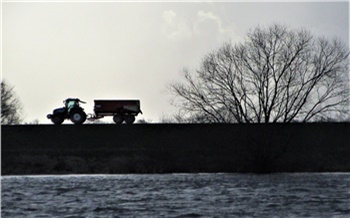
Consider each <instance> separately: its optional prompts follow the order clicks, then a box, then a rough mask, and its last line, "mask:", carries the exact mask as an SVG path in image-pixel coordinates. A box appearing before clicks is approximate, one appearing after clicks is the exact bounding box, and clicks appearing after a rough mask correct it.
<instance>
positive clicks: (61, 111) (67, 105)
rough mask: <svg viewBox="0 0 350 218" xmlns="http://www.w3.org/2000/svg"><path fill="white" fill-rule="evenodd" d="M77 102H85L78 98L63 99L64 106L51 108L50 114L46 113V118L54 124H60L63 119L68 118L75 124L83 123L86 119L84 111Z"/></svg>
mask: <svg viewBox="0 0 350 218" xmlns="http://www.w3.org/2000/svg"><path fill="white" fill-rule="evenodd" d="M79 103H83V104H85V103H86V102H84V101H81V100H80V99H78V98H67V99H66V100H64V101H63V104H64V107H62V108H57V109H55V110H53V113H52V114H48V115H47V118H48V119H51V121H52V122H53V123H54V124H55V125H60V124H62V123H63V121H64V120H65V119H70V120H71V121H72V122H73V123H74V124H75V125H80V124H83V123H84V122H85V120H86V113H85V112H84V109H83V108H81V107H80V105H79Z"/></svg>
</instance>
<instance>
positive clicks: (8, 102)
mask: <svg viewBox="0 0 350 218" xmlns="http://www.w3.org/2000/svg"><path fill="white" fill-rule="evenodd" d="M21 110H22V106H21V103H20V101H19V99H18V98H17V96H16V95H15V93H14V91H13V87H12V86H10V85H9V84H8V83H7V82H6V81H1V125H12V124H19V123H20V122H21V121H22V116H21Z"/></svg>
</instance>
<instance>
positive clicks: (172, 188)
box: [1, 173, 350, 217]
mask: <svg viewBox="0 0 350 218" xmlns="http://www.w3.org/2000/svg"><path fill="white" fill-rule="evenodd" d="M1 182H2V190H1V191H2V192H1V197H2V207H1V209H2V212H1V215H2V217H115V216H118V217H228V216H229V217H232V216H248V217H333V216H336V217H337V216H347V215H349V214H350V204H349V200H350V191H349V190H350V174H346V173H344V174H272V175H252V174H167V175H81V176H78V175H71V176H5V177H2V179H1Z"/></svg>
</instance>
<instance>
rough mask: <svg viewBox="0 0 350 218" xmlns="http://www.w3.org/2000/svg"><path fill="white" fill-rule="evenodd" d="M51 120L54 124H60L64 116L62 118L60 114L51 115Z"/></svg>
mask: <svg viewBox="0 0 350 218" xmlns="http://www.w3.org/2000/svg"><path fill="white" fill-rule="evenodd" d="M51 121H52V122H53V124H55V125H61V124H62V123H63V121H64V118H63V116H62V115H52V117H51Z"/></svg>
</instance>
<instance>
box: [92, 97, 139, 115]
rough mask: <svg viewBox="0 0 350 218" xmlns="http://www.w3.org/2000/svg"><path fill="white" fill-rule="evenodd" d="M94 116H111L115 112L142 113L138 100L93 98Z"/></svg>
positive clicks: (124, 113) (126, 113)
mask: <svg viewBox="0 0 350 218" xmlns="http://www.w3.org/2000/svg"><path fill="white" fill-rule="evenodd" d="M94 102H95V106H94V112H95V115H96V116H113V115H116V114H123V115H134V116H136V115H137V114H139V113H142V112H141V110H140V101H139V100H95V101H94Z"/></svg>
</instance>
